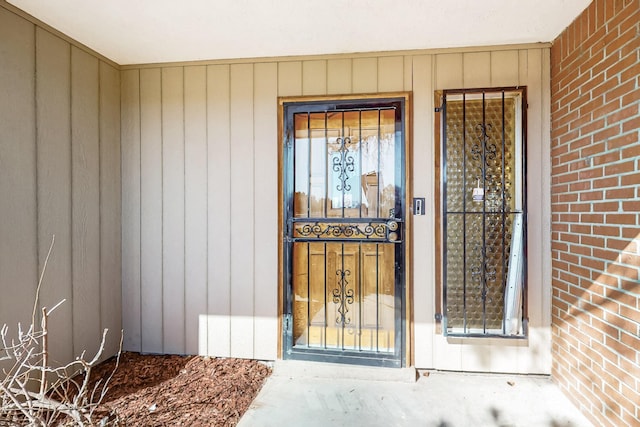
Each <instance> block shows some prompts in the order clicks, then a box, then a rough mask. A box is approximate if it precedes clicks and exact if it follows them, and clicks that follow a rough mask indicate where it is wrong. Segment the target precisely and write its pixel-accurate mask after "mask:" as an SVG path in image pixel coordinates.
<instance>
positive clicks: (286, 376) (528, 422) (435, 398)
mask: <svg viewBox="0 0 640 427" xmlns="http://www.w3.org/2000/svg"><path fill="white" fill-rule="evenodd" d="M415 377H416V371H415V370H413V369H410V368H407V369H395V370H394V369H386V368H367V367H361V366H347V365H332V364H318V363H309V362H293V361H278V362H276V364H275V366H274V373H273V375H272V376H271V377H270V378H268V379H267V381H266V383H265V385H264V387H263V388H262V390H261V391H260V393H259V394H258V396H257V398H256V399H255V400H254V402H253V403H252V405H251V407H250V408H249V410H248V411H247V412H246V413H245V415H244V416H243V417H242V419H241V420H240V423H239V424H238V426H239V427H267V426H274V427H276V426H277V427H281V426H304V427H313V426H437V427H467V426H474V427H475V426H501V427H504V426H522V427H529V426H531V427H533V426H546V427H560V426H566V427H569V426H571V427H582V426H585V427H586V426H591V424H590V423H589V421H587V419H586V418H585V417H584V416H582V415H581V414H580V412H579V411H578V410H577V409H576V408H575V407H574V406H573V405H572V404H571V403H570V402H569V400H568V399H567V398H566V397H565V396H564V395H563V394H562V393H561V392H560V390H559V389H558V388H557V387H556V386H555V384H553V383H552V382H551V380H550V379H549V378H548V377H544V376H524V375H504V374H468V373H451V372H433V371H432V372H426V373H425V372H420V373H419V377H418V380H417V381H414V379H415Z"/></svg>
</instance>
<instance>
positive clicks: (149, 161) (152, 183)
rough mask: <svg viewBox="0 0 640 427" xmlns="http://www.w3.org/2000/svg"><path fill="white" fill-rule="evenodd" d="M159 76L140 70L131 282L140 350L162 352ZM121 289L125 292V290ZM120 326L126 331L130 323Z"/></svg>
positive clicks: (160, 113) (157, 73) (160, 111)
mask: <svg viewBox="0 0 640 427" xmlns="http://www.w3.org/2000/svg"><path fill="white" fill-rule="evenodd" d="M160 75H161V70H160V69H159V68H154V69H149V70H141V71H140V283H139V284H134V285H139V286H140V322H141V326H140V328H141V331H142V332H141V341H142V344H141V350H142V351H144V352H148V353H162V352H163V351H164V346H163V333H162V325H163V321H162V318H163V310H164V304H163V294H164V282H163V271H162V267H163V265H162V252H163V251H162V245H163V235H162V216H163V209H162V154H163V149H162V143H163V141H162V96H161V94H162V86H161V80H160ZM124 108H126V106H123V109H124ZM126 140H128V138H127V136H125V137H124V138H123V140H122V142H123V143H125V141H126ZM123 211H125V212H126V211H128V207H127V209H125V208H123ZM125 237H126V238H128V236H125ZM167 244H169V242H167ZM123 292H124V293H129V290H128V289H127V290H126V292H125V291H123ZM123 326H124V329H125V334H126V331H127V330H128V329H129V327H130V326H129V325H128V324H125V325H123Z"/></svg>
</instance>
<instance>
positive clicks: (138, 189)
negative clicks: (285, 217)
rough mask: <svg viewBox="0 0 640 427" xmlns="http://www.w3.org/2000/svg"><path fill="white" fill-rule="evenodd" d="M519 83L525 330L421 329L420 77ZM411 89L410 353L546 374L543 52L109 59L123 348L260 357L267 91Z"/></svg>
mask: <svg viewBox="0 0 640 427" xmlns="http://www.w3.org/2000/svg"><path fill="white" fill-rule="evenodd" d="M518 85H520V86H527V96H528V103H529V109H528V115H527V120H528V135H527V146H528V151H527V162H528V165H529V168H528V174H529V175H528V180H529V182H532V183H542V185H530V186H529V187H528V191H529V194H528V197H529V200H536V201H540V203H532V204H531V205H530V208H529V239H528V245H529V247H528V257H529V288H528V309H529V319H530V322H529V327H530V329H529V338H528V339H527V340H500V339H486V340H477V339H476V340H452V339H449V340H447V339H446V338H445V337H443V336H442V335H441V334H438V333H436V325H435V322H434V316H435V307H436V304H435V298H436V292H435V283H436V282H437V280H436V266H435V263H436V253H435V250H436V249H435V245H434V240H435V224H436V215H437V212H434V205H435V199H434V197H435V194H436V185H437V182H438V179H439V177H437V176H435V175H434V165H435V164H436V159H435V147H434V128H433V126H434V114H436V113H435V112H434V107H436V106H435V105H434V91H436V90H442V89H449V88H474V87H496V86H518ZM394 91H396V92H397V91H411V92H412V97H413V126H412V152H411V153H409V157H410V161H411V163H412V171H413V179H412V186H413V194H414V195H415V196H416V197H426V199H427V215H424V216H419V217H413V218H412V223H413V238H412V245H413V246H412V252H413V260H412V261H411V265H412V270H411V272H410V274H411V276H412V286H413V289H412V292H411V293H412V300H411V301H410V304H411V306H412V312H413V340H412V342H413V348H410V349H409V351H411V352H412V354H413V361H414V364H415V366H416V367H419V368H438V369H453V370H471V371H500V372H522V373H525V372H526V373H549V372H550V367H551V362H550V361H551V353H550V323H551V315H550V310H551V308H550V289H551V285H550V282H551V276H550V259H549V256H550V255H549V254H550V253H551V252H550V246H549V242H550V240H549V238H550V216H549V205H550V198H549V197H550V196H549V172H550V164H549V102H550V101H549V50H548V47H546V46H542V47H537V46H534V47H532V46H528V47H522V48H518V47H513V48H500V49H493V50H491V49H478V50H477V51H472V50H468V49H467V50H464V51H453V50H452V51H451V52H450V53H449V52H448V51H446V52H444V53H440V52H437V53H424V54H420V53H416V54H413V53H412V54H397V55H394V54H393V53H392V52H391V53H385V54H381V55H378V56H376V55H373V54H372V55H371V56H367V55H366V54H360V55H353V56H351V57H350V56H344V55H340V56H327V57H326V58H323V57H320V58H310V59H300V60H296V59H295V58H294V59H292V58H283V59H281V60H279V59H277V58H276V59H269V60H265V61H256V62H250V61H239V62H229V63H224V62H215V63H212V64H183V65H180V64H177V65H176V64H171V65H167V66H166V67H165V66H157V65H143V66H139V67H138V66H127V67H125V68H124V69H123V71H122V93H121V99H122V108H121V112H122V150H123V171H122V172H123V175H122V179H123V195H122V196H123V217H122V224H123V304H124V312H123V316H124V328H125V348H126V349H128V350H137V351H143V352H153V353H166V352H172V353H189V354H195V353H199V354H206V355H212V356H233V357H244V358H256V359H271V360H272V359H275V358H276V357H277V353H278V348H277V346H278V333H279V332H278V320H277V319H278V259H277V251H278V223H277V221H278V197H277V195H278V144H279V143H280V142H279V141H278V135H277V126H278V123H277V106H278V103H277V99H278V97H279V96H302V95H332V94H335V95H340V94H355V93H383V92H394Z"/></svg>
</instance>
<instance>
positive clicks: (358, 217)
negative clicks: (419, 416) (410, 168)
mask: <svg viewBox="0 0 640 427" xmlns="http://www.w3.org/2000/svg"><path fill="white" fill-rule="evenodd" d="M404 102H405V99H404V98H398V99H365V100H348V101H337V102H331V103H327V102H315V103H284V107H283V111H284V120H285V128H284V129H285V132H284V133H285V135H284V136H285V138H284V139H285V141H284V147H285V148H284V171H283V178H284V179H283V185H284V207H283V208H284V209H283V212H284V218H283V219H284V224H283V227H284V230H285V242H284V261H285V275H284V279H285V283H284V289H285V298H284V301H285V316H284V319H285V321H284V328H283V334H284V357H285V358H294V359H307V360H324V361H334V362H345V363H361V364H371V365H381V366H401V365H402V360H403V357H402V356H403V348H404V334H403V327H404V321H403V313H404V268H405V265H404V231H405V223H404V212H405V206H404V199H405V188H404V182H405V168H404V159H405V157H404V156H405V153H404V151H405V147H404V145H405V139H404V127H403V126H404Z"/></svg>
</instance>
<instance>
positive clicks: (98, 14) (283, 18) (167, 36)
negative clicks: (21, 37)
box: [8, 0, 590, 65]
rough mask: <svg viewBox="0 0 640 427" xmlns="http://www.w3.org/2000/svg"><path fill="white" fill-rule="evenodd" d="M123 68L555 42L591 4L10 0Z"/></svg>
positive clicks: (525, 0)
mask: <svg viewBox="0 0 640 427" xmlns="http://www.w3.org/2000/svg"><path fill="white" fill-rule="evenodd" d="M8 3H11V4H13V5H14V6H16V7H18V8H20V9H22V10H24V11H25V12H27V13H29V14H31V15H33V16H34V17H35V18H37V19H39V20H41V21H43V22H44V23H46V24H48V25H50V26H52V27H54V28H56V29H57V30H59V31H61V32H62V33H64V34H66V35H67V36H69V37H71V38H73V39H75V40H77V41H79V42H81V43H83V44H84V45H86V46H88V47H90V48H91V49H93V50H95V51H96V52H98V53H100V54H102V55H104V56H106V57H107V58H110V59H112V60H113V61H115V62H117V63H118V64H121V65H126V64H146V63H162V62H178V61H197V60H217V59H236V58H254V57H271V56H274V57H276V56H295V55H320V54H337V53H356V52H378V51H393V50H412V49H440V48H455V47H468V46H487V45H504V44H521V43H536V42H550V41H553V39H554V38H555V37H556V36H558V35H559V34H560V33H561V32H562V30H564V28H566V27H567V26H568V25H569V24H570V23H571V22H572V21H573V19H575V17H576V16H578V15H579V14H580V13H581V12H582V11H583V10H584V8H585V7H586V6H587V5H588V4H589V3H590V0H450V1H443V0H438V1H436V0H324V1H317V0H316V1H309V0H183V1H168V0H107V1H104V0H103V1H98V0H8Z"/></svg>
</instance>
